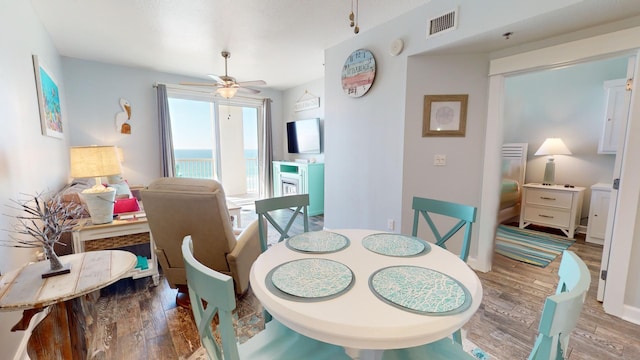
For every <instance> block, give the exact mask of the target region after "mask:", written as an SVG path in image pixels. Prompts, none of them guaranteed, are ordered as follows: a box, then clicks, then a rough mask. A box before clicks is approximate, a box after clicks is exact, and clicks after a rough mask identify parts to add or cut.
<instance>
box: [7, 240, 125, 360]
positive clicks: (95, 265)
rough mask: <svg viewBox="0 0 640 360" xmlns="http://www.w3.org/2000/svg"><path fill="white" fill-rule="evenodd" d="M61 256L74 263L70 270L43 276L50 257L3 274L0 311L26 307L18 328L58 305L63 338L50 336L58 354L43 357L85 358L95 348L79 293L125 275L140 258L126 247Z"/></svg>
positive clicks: (109, 282) (15, 327) (82, 293)
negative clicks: (52, 306) (62, 273)
mask: <svg viewBox="0 0 640 360" xmlns="http://www.w3.org/2000/svg"><path fill="white" fill-rule="evenodd" d="M60 260H61V261H62V263H64V264H66V263H69V264H71V272H70V273H68V274H64V275H58V276H53V277H49V278H45V279H43V278H42V277H41V274H42V273H43V272H45V271H46V270H47V269H48V268H49V261H40V262H36V263H31V264H27V265H25V266H23V267H22V268H19V269H16V270H13V271H11V272H9V273H6V274H4V275H3V276H2V277H0V311H19V310H23V318H22V320H21V321H20V322H18V324H16V325H15V326H14V327H13V329H12V331H17V330H25V329H26V328H27V327H28V326H29V322H30V320H31V318H32V317H33V315H35V314H36V313H38V312H40V311H42V310H44V309H45V308H46V307H48V306H49V305H55V306H56V308H57V311H58V312H59V313H60V312H62V313H63V314H65V315H66V316H58V317H57V318H56V319H59V320H60V324H56V325H59V326H60V327H61V328H62V329H64V330H63V331H62V332H63V334H61V335H62V336H61V338H56V337H55V336H51V337H50V339H49V341H50V342H51V344H50V345H51V346H53V348H54V349H55V350H54V351H55V352H56V354H48V355H47V356H43V357H42V358H59V359H86V358H87V354H91V353H93V350H94V349H91V347H89V346H87V343H88V341H87V337H86V333H87V329H86V327H85V322H84V319H83V318H84V316H82V313H80V314H78V311H79V309H82V307H83V306H82V303H81V301H80V297H81V296H83V295H86V294H89V293H92V292H94V291H96V290H99V289H101V288H103V287H105V286H107V285H110V284H112V283H114V282H116V281H117V280H119V279H120V278H122V277H123V276H125V275H126V274H127V273H129V272H130V271H131V269H133V267H134V266H135V264H136V262H137V258H136V256H135V255H133V254H132V253H130V252H127V251H120V250H108V251H94V252H88V253H80V254H72V255H66V256H61V257H60ZM80 311H81V310H80ZM51 335H53V334H51ZM52 356H53V357H52Z"/></svg>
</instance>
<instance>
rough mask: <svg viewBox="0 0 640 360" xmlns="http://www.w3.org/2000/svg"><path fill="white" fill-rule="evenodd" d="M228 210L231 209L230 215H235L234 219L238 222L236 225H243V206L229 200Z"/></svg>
mask: <svg viewBox="0 0 640 360" xmlns="http://www.w3.org/2000/svg"><path fill="white" fill-rule="evenodd" d="M227 210H229V215H230V216H233V220H234V221H235V223H236V227H238V228H241V227H242V213H241V211H242V207H241V206H240V205H236V204H235V203H233V202H231V201H227Z"/></svg>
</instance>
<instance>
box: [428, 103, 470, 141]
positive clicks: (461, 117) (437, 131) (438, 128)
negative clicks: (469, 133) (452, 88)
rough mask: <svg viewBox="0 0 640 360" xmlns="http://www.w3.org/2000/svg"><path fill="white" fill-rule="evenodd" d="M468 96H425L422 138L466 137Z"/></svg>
mask: <svg viewBox="0 0 640 360" xmlns="http://www.w3.org/2000/svg"><path fill="white" fill-rule="evenodd" d="M468 100H469V95H468V94H463V95H425V96H424V112H423V114H422V137H427V136H460V137H464V136H465V131H466V127H467V102H468Z"/></svg>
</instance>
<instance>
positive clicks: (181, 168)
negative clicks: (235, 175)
mask: <svg viewBox="0 0 640 360" xmlns="http://www.w3.org/2000/svg"><path fill="white" fill-rule="evenodd" d="M176 177H188V178H197V179H213V159H176Z"/></svg>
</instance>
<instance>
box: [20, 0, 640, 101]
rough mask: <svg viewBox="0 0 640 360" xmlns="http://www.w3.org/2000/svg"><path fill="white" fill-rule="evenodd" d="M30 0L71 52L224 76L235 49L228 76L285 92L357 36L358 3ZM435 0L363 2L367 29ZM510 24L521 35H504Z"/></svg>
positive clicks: (469, 44) (559, 19)
mask: <svg viewBox="0 0 640 360" xmlns="http://www.w3.org/2000/svg"><path fill="white" fill-rule="evenodd" d="M527 1H528V0H527ZM31 2H32V4H33V6H34V9H35V11H36V13H37V14H38V16H39V17H40V19H41V20H42V23H43V25H44V26H45V28H46V29H47V31H48V32H49V34H50V35H51V38H52V40H53V42H54V44H55V46H56V48H57V49H58V52H59V53H60V54H61V55H63V56H69V57H74V58H79V59H85V60H93V61H100V62H106V63H113V64H119V65H125V66H134V67H143V68H149V69H153V70H157V71H162V72H168V73H173V74H179V75H187V76H193V77H201V78H203V79H204V78H206V75H207V74H216V75H223V74H224V60H223V58H222V57H221V56H220V52H221V51H222V50H228V51H230V52H231V58H230V59H229V64H228V65H229V68H228V72H229V75H231V76H234V77H236V79H237V80H238V81H249V80H258V79H260V80H265V81H266V82H267V84H268V87H271V88H275V89H280V90H283V89H287V88H290V87H293V86H297V85H300V84H303V83H305V82H308V81H311V80H315V79H319V78H321V77H322V76H323V75H324V68H323V62H324V49H326V48H329V47H331V46H333V45H335V44H338V43H340V42H342V41H345V40H347V39H349V38H352V37H354V36H357V35H355V34H354V33H353V30H352V28H350V27H349V25H348V18H347V17H348V14H349V11H350V9H351V0H189V1H186V0H55V1H54V0H31ZM428 2H429V0H360V1H359V3H360V4H359V25H360V28H361V32H364V31H367V29H370V28H373V27H375V26H376V25H379V24H382V23H384V22H387V21H389V20H391V19H393V18H395V17H397V16H399V15H401V14H404V13H406V12H408V11H410V10H412V9H414V8H416V7H418V6H421V5H423V4H425V3H428ZM498 10H499V9H498ZM487 11H495V10H492V9H487ZM638 14H640V0H584V1H582V2H580V3H578V4H576V5H573V6H569V7H567V8H564V9H562V10H559V11H556V12H554V13H553V14H548V15H545V16H543V17H538V18H533V19H529V20H528V21H524V22H522V23H520V24H514V26H513V28H509V29H497V30H496V31H493V32H492V33H488V34H484V35H481V36H478V37H476V38H473V39H470V41H465V42H462V43H461V44H464V46H465V48H464V49H462V51H470V50H478V49H483V50H484V51H495V50H500V49H502V48H506V47H513V46H515V45H517V44H520V43H523V42H528V41H535V40H539V39H543V38H545V37H549V36H555V35H559V34H563V33H566V32H570V31H575V30H578V29H581V28H584V27H587V26H594V25H602V24H604V23H607V22H611V21H616V20H620V19H624V18H629V17H631V16H634V15H638ZM474 15H475V16H480V17H481V16H482V14H474ZM636 22H637V21H636ZM503 30H504V31H507V30H508V31H514V32H515V35H514V36H513V37H512V39H511V40H509V41H508V42H505V41H504V40H503V39H502V37H501V33H502V31H503Z"/></svg>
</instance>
